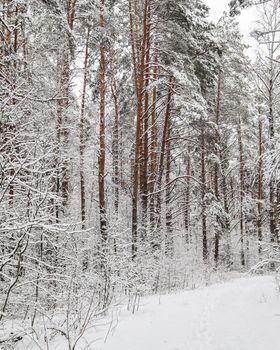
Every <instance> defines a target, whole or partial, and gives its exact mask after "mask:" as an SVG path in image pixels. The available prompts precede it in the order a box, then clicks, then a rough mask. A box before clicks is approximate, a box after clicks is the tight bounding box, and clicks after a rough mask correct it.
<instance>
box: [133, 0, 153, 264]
mask: <svg viewBox="0 0 280 350" xmlns="http://www.w3.org/2000/svg"><path fill="white" fill-rule="evenodd" d="M148 5H149V1H148V0H145V4H144V16H143V17H144V18H143V40H142V45H141V56H140V62H139V64H138V71H137V84H136V86H137V116H136V130H135V155H134V164H133V184H132V188H133V190H132V258H133V259H134V258H135V257H136V255H137V236H138V197H139V182H140V181H139V162H140V156H141V153H140V151H141V136H142V135H141V123H142V118H143V92H144V91H143V90H144V79H145V57H146V47H147V40H148V30H147V26H148ZM133 30H134V29H133V28H132V31H133ZM132 37H133V34H132Z"/></svg>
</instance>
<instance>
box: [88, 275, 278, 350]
mask: <svg viewBox="0 0 280 350" xmlns="http://www.w3.org/2000/svg"><path fill="white" fill-rule="evenodd" d="M141 304H142V305H141V307H140V310H139V311H138V312H137V313H136V314H135V315H132V314H131V313H129V312H122V313H121V315H120V317H119V321H118V325H117V327H116V328H115V330H114V332H113V334H111V335H109V336H108V337H107V341H106V343H105V344H104V342H103V341H99V342H95V343H94V345H92V349H98V350H277V349H280V338H279V331H280V297H279V295H278V293H277V291H276V284H275V280H274V278H273V277H271V276H258V277H252V278H241V279H236V280H233V281H230V282H226V283H224V284H217V285H213V286H210V287H206V288H203V289H199V290H194V291H187V292H183V293H178V294H173V295H165V296H161V297H149V298H144V299H142V301H141Z"/></svg>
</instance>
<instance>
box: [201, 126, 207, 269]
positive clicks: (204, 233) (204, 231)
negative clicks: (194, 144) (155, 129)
mask: <svg viewBox="0 0 280 350" xmlns="http://www.w3.org/2000/svg"><path fill="white" fill-rule="evenodd" d="M201 183H202V188H201V201H202V205H201V206H202V212H201V219H202V256H203V261H204V262H205V263H206V262H208V240H207V223H206V203H205V195H206V168H205V135H204V130H202V135H201Z"/></svg>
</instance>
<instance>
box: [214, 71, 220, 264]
mask: <svg viewBox="0 0 280 350" xmlns="http://www.w3.org/2000/svg"><path fill="white" fill-rule="evenodd" d="M220 116H221V73H220V74H219V77H218V86H217V99H216V127H217V140H216V143H217V147H218V149H217V153H216V155H217V159H219V162H221V159H220V148H221V139H220V130H219V123H220ZM219 172H220V164H219V163H218V162H216V164H215V170H214V191H215V197H216V201H217V202H219V201H220V193H219ZM216 221H217V223H219V221H220V220H219V217H217V218H216ZM219 248H220V227H218V228H217V229H216V230H215V248H214V260H215V264H216V266H217V265H218V261H219Z"/></svg>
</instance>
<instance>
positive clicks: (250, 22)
mask: <svg viewBox="0 0 280 350" xmlns="http://www.w3.org/2000/svg"><path fill="white" fill-rule="evenodd" d="M204 1H205V2H206V4H207V5H208V6H209V7H210V19H211V20H213V21H214V22H217V21H218V20H219V18H220V17H221V15H222V14H223V11H228V3H229V1H230V0H204ZM237 20H238V22H239V26H240V32H241V33H242V34H243V36H244V42H245V43H246V44H247V45H250V48H249V49H247V50H246V54H247V55H249V56H250V57H251V58H252V59H253V58H254V57H255V51H256V48H257V46H258V44H257V41H256V40H255V39H253V38H252V37H251V36H250V32H252V30H253V29H254V28H255V22H256V20H257V11H256V9H255V8H249V9H245V10H242V12H241V15H239V16H238V17H237Z"/></svg>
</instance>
